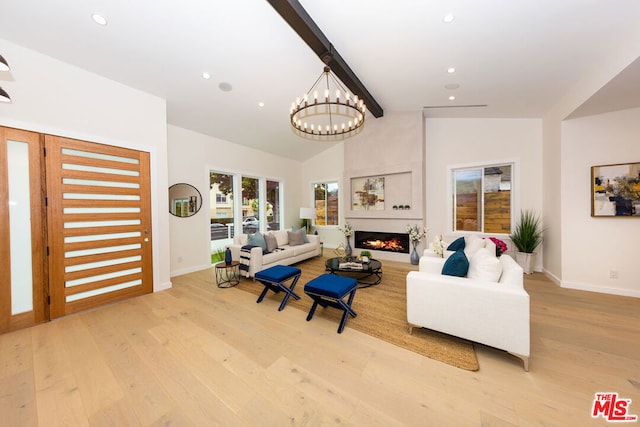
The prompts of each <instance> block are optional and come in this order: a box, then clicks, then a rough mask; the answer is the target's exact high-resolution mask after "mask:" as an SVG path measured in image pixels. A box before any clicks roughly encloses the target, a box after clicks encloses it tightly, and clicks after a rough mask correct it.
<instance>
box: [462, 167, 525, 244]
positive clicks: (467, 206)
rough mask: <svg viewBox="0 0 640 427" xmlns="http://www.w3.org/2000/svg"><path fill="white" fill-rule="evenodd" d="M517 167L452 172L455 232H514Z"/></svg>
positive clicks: (464, 168)
mask: <svg viewBox="0 0 640 427" xmlns="http://www.w3.org/2000/svg"><path fill="white" fill-rule="evenodd" d="M512 172H513V164H497V165H490V166H475V167H468V168H466V167H462V168H455V169H451V178H452V193H453V194H452V201H453V212H452V218H453V221H452V227H453V231H477V232H483V233H500V234H509V233H510V232H511V211H512V200H513V197H512V194H511V189H512Z"/></svg>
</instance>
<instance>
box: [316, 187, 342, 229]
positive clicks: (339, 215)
mask: <svg viewBox="0 0 640 427" xmlns="http://www.w3.org/2000/svg"><path fill="white" fill-rule="evenodd" d="M334 182H335V183H336V184H337V185H338V223H337V224H335V225H334V224H332V225H316V219H315V217H314V218H313V220H312V221H311V223H312V225H313V226H314V227H316V228H318V229H321V230H322V229H332V228H336V229H337V228H338V227H339V226H340V224H341V222H342V221H341V218H342V217H343V214H342V191H343V190H341V188H342V181H341V180H340V179H337V178H333V179H317V180H314V181H312V182H311V184H310V186H309V188H310V189H311V197H310V200H311V202H310V206H311V207H312V208H313V210H314V212H315V206H316V191H315V190H316V189H315V186H316V184H326V185H328V184H332V183H334ZM325 219H326V218H325Z"/></svg>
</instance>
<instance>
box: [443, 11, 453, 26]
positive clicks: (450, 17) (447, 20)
mask: <svg viewBox="0 0 640 427" xmlns="http://www.w3.org/2000/svg"><path fill="white" fill-rule="evenodd" d="M454 19H456V17H455V16H453V14H451V13H447V14H446V15H444V18H442V22H444V23H445V24H450V23H452V22H453V20H454Z"/></svg>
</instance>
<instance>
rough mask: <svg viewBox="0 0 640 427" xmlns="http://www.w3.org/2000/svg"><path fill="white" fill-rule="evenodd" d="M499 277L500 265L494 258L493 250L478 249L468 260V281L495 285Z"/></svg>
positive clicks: (500, 273) (500, 272)
mask: <svg viewBox="0 0 640 427" xmlns="http://www.w3.org/2000/svg"><path fill="white" fill-rule="evenodd" d="M494 246H495V245H494ZM501 275H502V264H501V263H500V260H499V259H498V258H497V257H496V253H495V249H490V248H482V249H479V250H478V252H476V253H475V255H473V258H471V259H470V260H469V272H468V273H467V278H468V279H472V280H481V281H485V282H496V283H497V282H498V280H500V276H501Z"/></svg>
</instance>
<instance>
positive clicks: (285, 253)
mask: <svg viewBox="0 0 640 427" xmlns="http://www.w3.org/2000/svg"><path fill="white" fill-rule="evenodd" d="M291 256H293V254H292V251H291V249H286V248H285V249H283V250H278V251H276V252H271V253H268V254H264V255H263V256H262V266H264V265H269V264H273V263H274V262H278V261H281V260H284V259H287V258H289V257H291ZM262 266H260V268H262Z"/></svg>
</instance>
